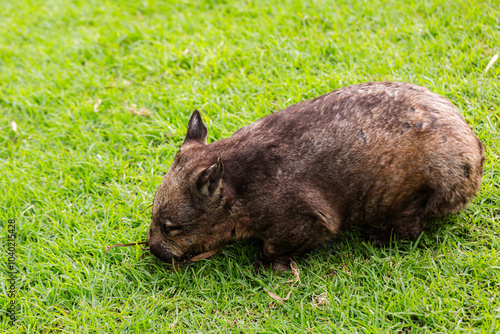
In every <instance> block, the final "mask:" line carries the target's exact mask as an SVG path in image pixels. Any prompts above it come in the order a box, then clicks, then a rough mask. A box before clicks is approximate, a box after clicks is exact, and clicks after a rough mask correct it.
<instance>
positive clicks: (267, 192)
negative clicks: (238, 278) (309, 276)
mask: <svg viewBox="0 0 500 334" xmlns="http://www.w3.org/2000/svg"><path fill="white" fill-rule="evenodd" d="M206 137H207V128H206V127H205V125H204V124H203V121H202V119H201V115H200V113H199V112H198V111H197V110H195V111H194V113H193V114H192V116H191V119H190V120H189V124H188V128H187V134H186V137H185V140H184V143H183V144H182V146H181V148H180V149H179V151H178V152H177V154H176V156H175V159H174V161H173V163H172V165H171V166H170V169H169V170H168V172H167V173H166V175H165V177H164V178H163V181H162V182H161V185H160V187H159V189H158V191H157V192H156V195H155V198H154V203H153V213H152V220H151V226H150V229H149V233H148V238H147V244H148V245H149V248H150V251H151V253H152V254H154V255H156V256H157V257H158V258H160V259H162V260H164V261H171V260H172V258H179V257H182V256H184V255H187V254H199V253H202V252H207V251H210V250H214V249H217V248H220V247H221V246H223V245H225V244H226V243H228V242H230V241H231V240H233V239H244V238H250V237H254V238H258V239H261V240H262V241H263V258H262V259H261V260H260V261H261V262H260V263H261V264H263V265H265V266H266V267H269V266H273V267H274V268H276V269H278V270H284V269H286V267H287V263H288V261H289V259H290V258H292V257H295V256H298V255H301V254H303V253H304V252H306V251H308V250H311V249H313V248H314V247H316V246H318V245H319V244H321V243H322V242H324V241H325V240H327V239H330V238H331V237H332V236H335V235H336V234H338V233H339V231H340V230H341V229H344V228H346V227H349V226H359V227H360V229H361V231H362V232H364V234H365V235H367V236H368V237H369V238H371V239H373V240H374V241H375V242H377V243H379V244H384V243H387V242H388V241H390V238H391V234H394V235H395V236H397V237H398V238H415V237H417V236H418V235H419V234H420V233H421V231H422V228H423V226H424V225H425V221H426V219H428V218H429V217H438V216H442V215H445V214H448V213H453V212H456V211H457V210H460V209H461V208H463V207H464V206H465V205H466V204H467V202H468V201H469V200H470V199H472V198H473V197H474V196H475V194H476V192H477V191H478V189H479V187H480V183H481V176H482V165H483V162H484V153H483V144H482V143H481V141H480V140H479V139H478V138H477V137H476V136H475V135H474V133H473V132H472V130H471V129H470V127H469V126H468V125H467V123H466V122H465V120H464V118H463V117H462V115H461V114H460V113H459V111H458V110H457V109H456V108H455V106H453V104H452V103H450V102H449V101H448V100H447V99H445V98H444V97H442V96H439V95H437V94H434V93H432V92H430V91H429V90H428V89H426V88H423V87H419V86H415V85H413V84H409V83H400V82H371V83H364V84H359V85H354V86H349V87H344V88H340V89H338V90H335V91H332V92H330V93H328V94H325V95H323V96H320V97H317V98H315V99H312V100H309V101H304V102H300V103H297V104H295V105H293V106H291V107H288V108H286V109H284V110H281V111H278V112H276V113H274V114H271V115H268V116H266V117H264V118H262V119H259V120H258V121H256V122H255V123H253V124H250V125H248V126H246V127H244V128H242V129H240V130H238V131H236V132H235V133H234V134H233V135H232V136H231V137H229V138H226V139H222V140H219V141H216V142H213V143H210V144H208V145H207V143H206Z"/></svg>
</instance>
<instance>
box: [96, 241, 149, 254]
mask: <svg viewBox="0 0 500 334" xmlns="http://www.w3.org/2000/svg"><path fill="white" fill-rule="evenodd" d="M145 244H146V241H141V242H131V243H129V244H116V245H112V246H108V247H107V248H106V251H105V252H104V254H106V253H107V252H109V250H110V249H111V248H115V247H130V246H137V245H145Z"/></svg>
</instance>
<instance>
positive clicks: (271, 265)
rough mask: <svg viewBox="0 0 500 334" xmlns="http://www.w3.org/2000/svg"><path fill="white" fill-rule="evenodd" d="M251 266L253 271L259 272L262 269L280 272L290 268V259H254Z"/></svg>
mask: <svg viewBox="0 0 500 334" xmlns="http://www.w3.org/2000/svg"><path fill="white" fill-rule="evenodd" d="M253 267H254V269H255V272H257V273H260V272H261V271H262V270H265V271H272V272H282V271H288V270H290V259H288V260H283V259H273V260H269V259H266V258H260V259H257V260H255V261H254V263H253Z"/></svg>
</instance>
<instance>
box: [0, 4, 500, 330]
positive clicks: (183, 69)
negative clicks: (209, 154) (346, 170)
mask: <svg viewBox="0 0 500 334" xmlns="http://www.w3.org/2000/svg"><path fill="white" fill-rule="evenodd" d="M0 9H1V11H0V128H1V131H0V170H1V173H2V174H1V175H2V178H1V182H0V207H1V209H0V228H1V231H0V235H1V238H2V242H1V251H2V253H1V255H0V258H1V262H0V268H1V269H0V316H1V317H2V318H3V319H2V320H0V327H1V328H2V329H5V330H6V332H7V333H13V332H19V333H40V332H41V333H48V332H94V333H105V332H108V333H113V332H141V333H148V332H169V331H172V332H179V333H182V332H208V331H213V332H240V331H241V332H245V333H251V332H256V333H257V332H258V333H270V332H273V333H295V332H325V333H329V332H348V333H353V332H364V333H388V332H389V333H396V332H399V331H401V332H403V333H406V332H411V333H420V332H429V333H437V332H479V333H495V332H499V331H500V292H499V291H500V238H499V235H500V174H499V169H498V166H499V163H500V157H499V152H500V146H499V144H500V136H499V129H500V107H499V105H500V90H499V85H498V82H499V81H498V80H499V76H500V62H497V63H496V64H495V65H494V66H493V67H492V68H491V69H490V70H489V72H487V73H485V72H484V69H485V67H486V65H487V64H488V62H489V60H490V59H491V58H492V57H493V55H494V54H496V53H499V52H500V44H499V41H500V11H499V3H498V2H496V1H462V0H453V1H452V0H447V1H432V0H427V1H416V2H411V3H410V2H406V1H395V0H393V1H377V0H375V1H364V2H358V1H352V2H351V1H346V0H341V1H335V2H322V1H309V2H307V3H302V2H299V1H285V2H280V3H278V2H276V1H257V0H255V1H238V2H232V1H208V0H207V1H189V2H188V1H171V2H157V1H152V0H145V1H132V0H130V1H122V2H118V1H106V0H104V1H94V0H88V1H72V2H69V1H53V0H46V1H22V0H19V1H6V0H0ZM375 80H398V81H408V82H412V83H415V84H419V85H422V86H426V87H428V88H429V89H431V90H433V91H435V92H436V93H439V94H442V95H444V96H446V97H447V98H449V99H450V100H451V101H452V102H453V103H455V104H456V105H457V106H458V108H459V109H460V110H461V112H462V113H463V115H464V116H465V118H466V119H467V121H468V122H469V124H470V125H471V126H472V128H473V129H474V131H475V133H476V134H477V135H478V136H479V137H480V139H481V140H482V141H483V143H485V144H486V145H487V147H488V149H487V151H486V155H487V159H486V163H485V172H484V179H483V185H482V189H481V192H480V193H479V195H478V197H477V198H476V199H475V200H474V202H473V203H472V204H471V205H470V206H469V207H468V208H467V209H466V210H464V211H462V212H461V213H459V214H457V215H453V216H449V217H446V218H445V219H440V220H436V221H433V222H431V224H430V225H429V227H428V228H427V229H426V231H425V234H423V235H422V236H421V238H420V239H419V240H418V241H417V242H408V241H402V242H397V243H396V244H394V245H392V246H391V247H387V248H376V247H373V246H372V245H371V244H370V243H367V242H365V241H363V240H362V239H361V238H359V236H358V235H357V233H356V231H352V232H348V233H346V234H344V235H341V236H340V237H339V238H338V239H337V240H336V241H334V242H331V243H328V244H326V245H325V246H323V247H321V248H319V249H317V250H315V251H313V252H311V253H310V254H308V255H306V256H304V257H301V258H298V259H296V263H297V266H298V268H299V270H300V274H299V275H300V282H298V281H296V278H295V277H296V276H295V275H294V273H292V272H290V273H284V274H273V273H264V274H255V273H254V271H253V267H252V262H253V260H254V259H255V258H256V257H258V256H259V255H260V250H259V247H258V245H257V244H254V243H252V242H244V241H242V242H238V243H236V244H233V245H231V246H229V247H226V248H225V249H224V250H223V251H222V252H220V253H219V254H217V255H215V256H214V257H212V258H210V259H208V260H204V261H200V262H197V263H194V264H192V265H189V266H187V267H186V268H184V269H182V270H180V271H173V270H172V269H171V266H170V265H168V264H165V263H161V262H160V261H159V260H157V259H156V258H154V257H152V256H150V257H146V258H145V259H144V260H141V259H140V256H141V251H140V249H139V247H133V248H125V249H115V250H113V251H111V252H110V253H108V254H104V250H105V247H106V245H110V244H115V243H122V242H131V241H142V240H145V237H146V232H147V229H148V227H149V219H150V214H151V213H150V209H147V207H148V206H149V205H150V204H151V203H152V200H153V195H154V193H155V191H156V188H157V187H158V186H159V184H160V182H161V179H162V176H163V174H164V173H165V171H166V170H167V168H168V166H169V164H170V163H171V161H172V159H173V157H174V154H175V152H176V150H177V149H178V147H179V145H180V144H181V143H182V140H183V136H184V134H185V130H186V124H187V120H188V118H189V116H190V114H191V112H192V110H193V109H195V108H198V109H200V110H202V112H203V117H204V119H205V121H206V124H207V126H208V128H209V140H210V141H214V140H218V139H220V138H224V137H227V136H229V135H230V134H231V133H233V132H234V131H236V130H237V129H238V128H240V127H242V126H244V125H246V124H249V123H251V122H253V121H255V120H256V119H258V118H260V117H262V116H264V115H267V114H270V113H272V112H274V111H276V110H279V109H281V108H284V107H286V106H288V105H291V104H293V103H295V102H298V101H301V100H304V99H309V98H312V97H315V96H318V95H321V94H324V93H326V92H329V91H331V90H333V89H336V88H339V87H342V86H347V85H350V84H355V83H361V82H366V81H375ZM100 99H102V103H101V104H100V106H99V108H98V109H99V111H98V112H94V110H93V109H94V107H93V106H94V104H95V103H96V102H97V101H98V100H100ZM124 103H127V104H129V105H130V104H135V105H137V106H138V107H145V108H147V109H148V110H150V111H151V112H152V117H141V116H137V115H133V114H131V113H130V112H128V111H127V109H126V108H125V107H124ZM11 121H15V122H16V123H17V125H18V134H16V133H15V132H14V131H13V130H12V129H11V125H10V123H11ZM10 218H13V219H15V220H16V223H17V229H18V235H17V243H18V245H17V255H18V259H17V265H18V267H19V270H20V274H19V275H18V276H17V285H18V287H19V288H18V295H17V297H16V301H17V306H18V312H17V316H18V319H19V320H18V322H17V323H16V324H15V326H13V327H11V326H10V325H9V323H8V321H7V319H6V318H5V309H6V307H7V303H8V301H9V300H8V298H7V290H8V288H9V286H8V284H7V282H6V273H7V266H6V265H7V255H6V249H5V246H6V243H5V238H6V236H7V231H6V227H7V220H8V219H10ZM266 290H269V291H271V292H274V293H276V294H278V295H280V296H281V297H285V296H286V295H287V294H288V293H289V292H291V294H290V298H289V299H288V300H286V301H283V302H278V301H275V300H273V299H271V298H270V296H269V295H268V293H267V292H266Z"/></svg>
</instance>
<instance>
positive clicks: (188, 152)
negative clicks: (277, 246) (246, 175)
mask: <svg viewBox="0 0 500 334" xmlns="http://www.w3.org/2000/svg"><path fill="white" fill-rule="evenodd" d="M206 138H207V128H206V127H205V125H204V124H203V121H202V119H201V115H200V112H199V111H198V110H195V112H194V113H193V115H192V116H191V119H190V120H189V124H188V129H187V134H186V138H185V140H184V143H183V144H182V146H181V148H180V150H179V152H177V154H176V156H175V159H174V162H173V163H172V165H171V166H170V168H169V170H168V171H167V174H166V175H165V177H164V178H163V181H162V182H161V185H160V187H159V188H158V191H157V192H156V195H155V198H154V203H153V215H152V219H151V226H150V228H149V233H148V239H147V244H148V246H149V249H150V251H151V253H152V254H154V255H156V256H157V257H158V258H160V259H161V260H163V261H171V260H172V258H179V257H181V256H183V255H187V254H198V253H202V252H205V251H210V250H214V249H216V248H218V247H220V246H222V245H223V244H224V243H226V242H228V241H230V240H231V236H232V231H233V229H234V223H233V222H231V219H229V218H230V217H229V212H230V210H229V196H228V194H227V191H226V190H225V187H224V182H223V174H224V166H223V165H222V161H221V159H220V158H217V157H215V158H211V157H207V156H206V147H207V143H206Z"/></svg>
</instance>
